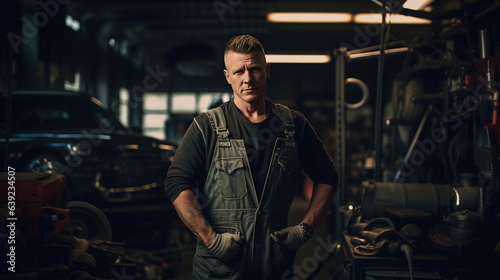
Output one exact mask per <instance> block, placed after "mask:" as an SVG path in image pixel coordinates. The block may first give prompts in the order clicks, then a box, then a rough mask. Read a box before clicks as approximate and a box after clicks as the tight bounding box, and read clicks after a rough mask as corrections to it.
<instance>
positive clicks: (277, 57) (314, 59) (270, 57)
mask: <svg viewBox="0 0 500 280" xmlns="http://www.w3.org/2000/svg"><path fill="white" fill-rule="evenodd" d="M266 61H267V62H268V63H328V62H330V61H331V57H330V56H329V55H316V54H304V55H300V54H266Z"/></svg>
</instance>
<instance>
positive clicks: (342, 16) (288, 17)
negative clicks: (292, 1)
mask: <svg viewBox="0 0 500 280" xmlns="http://www.w3.org/2000/svg"><path fill="white" fill-rule="evenodd" d="M267 21H269V22H290V23H292V22H295V23H341V22H351V21H352V14H351V13H269V14H267Z"/></svg>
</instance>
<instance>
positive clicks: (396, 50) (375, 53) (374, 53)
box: [346, 47, 410, 59]
mask: <svg viewBox="0 0 500 280" xmlns="http://www.w3.org/2000/svg"><path fill="white" fill-rule="evenodd" d="M408 51H410V49H409V48H408V47H401V48H394V49H387V50H385V51H384V53H385V54H396V53H403V52H408ZM346 54H347V56H348V57H349V58H350V59H357V58H368V57H373V56H378V55H380V50H376V51H369V52H356V51H352V52H347V53H346Z"/></svg>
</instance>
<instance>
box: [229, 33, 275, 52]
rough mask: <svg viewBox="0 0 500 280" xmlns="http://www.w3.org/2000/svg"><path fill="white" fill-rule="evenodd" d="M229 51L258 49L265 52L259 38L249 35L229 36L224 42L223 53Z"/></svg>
mask: <svg viewBox="0 0 500 280" xmlns="http://www.w3.org/2000/svg"><path fill="white" fill-rule="evenodd" d="M230 51H233V52H237V53H250V52H253V51H260V52H262V53H263V54H265V52H264V47H263V46H262V44H261V43H260V42H259V40H257V39H256V38H255V37H253V36H250V35H238V36H234V37H233V38H231V39H230V40H229V41H228V42H227V44H226V49H225V51H224V55H225V54H227V53H228V52H230Z"/></svg>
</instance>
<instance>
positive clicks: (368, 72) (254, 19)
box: [0, 0, 500, 280]
mask: <svg viewBox="0 0 500 280" xmlns="http://www.w3.org/2000/svg"><path fill="white" fill-rule="evenodd" d="M414 2H417V1H410V0H407V1H405V0H399V1H398V0H396V1H392V0H391V1H388V0H380V1H378V0H339V1H327V0H318V1H295V0H269V1H264V0H255V1H249V0H207V1H201V0H142V1H139V0H122V1H118V0H99V1H98V0H38V1H32V0H31V1H30V0H5V1H2V3H1V4H0V5H1V8H0V35H1V39H0V98H1V99H0V105H1V107H0V108H1V109H0V114H1V116H0V135H1V139H0V151H2V153H1V154H2V155H4V157H2V161H1V163H0V167H1V170H0V172H1V173H0V181H1V188H2V190H1V192H2V193H1V194H0V205H2V207H1V208H0V210H1V211H0V218H1V219H0V226H2V228H1V233H0V244H1V246H0V248H1V250H0V251H1V256H0V260H1V261H2V266H1V267H2V270H1V272H0V273H1V274H0V275H1V276H0V278H2V279H53V280H57V279H138V280H139V279H145V280H150V279H151V280H153V279H155V280H156V279H190V271H191V264H192V256H193V254H194V249H195V247H194V245H195V240H194V237H193V236H192V234H191V233H190V232H189V231H188V230H187V229H186V228H185V226H184V225H183V224H182V222H181V221H180V220H179V218H178V217H177V214H176V213H175V210H174V209H173V206H172V205H171V203H170V202H169V201H168V200H167V198H166V197H165V196H164V195H163V196H162V194H163V184H162V182H163V180H164V179H165V178H164V177H165V174H166V171H167V169H168V166H169V162H170V160H171V159H172V157H173V156H174V154H175V148H176V147H177V146H178V145H179V143H180V141H181V139H182V136H183V133H184V132H185V131H186V129H187V127H188V126H189V124H190V123H191V121H192V120H193V118H194V117H195V116H197V115H198V114H200V113H202V112H204V111H206V110H208V109H209V108H210V107H212V106H214V104H219V103H220V102H224V101H227V100H229V99H230V98H231V96H232V92H230V90H231V88H230V86H229V85H228V84H227V82H226V80H225V78H224V76H223V69H224V63H223V51H224V47H225V44H226V42H227V41H228V40H229V39H230V38H231V37H233V36H235V35H239V34H250V35H252V36H255V37H256V38H257V39H259V40H260V42H261V43H262V44H263V46H264V48H265V50H266V54H267V55H268V62H270V64H271V80H270V81H269V83H268V87H267V90H266V95H267V97H268V98H270V99H271V100H272V101H275V102H278V103H282V104H285V105H287V106H289V107H291V108H293V109H296V110H298V111H301V112H303V113H304V115H305V116H306V117H307V118H308V120H309V121H310V122H311V124H312V125H313V127H314V128H315V129H316V132H317V133H318V136H319V137H320V138H321V139H322V141H323V144H324V145H325V148H326V149H327V151H328V152H329V154H330V156H331V158H332V160H334V162H335V165H336V168H337V172H338V173H339V175H340V180H339V185H338V192H337V195H336V198H335V203H334V205H332V207H331V210H330V211H329V214H328V217H327V218H325V220H324V221H323V222H322V223H321V225H320V226H319V227H318V229H317V230H316V231H315V235H314V238H312V239H311V240H310V241H308V242H307V243H306V244H305V245H304V246H303V247H302V248H301V249H300V250H299V251H298V254H297V258H296V262H295V264H296V266H295V267H296V271H295V274H294V275H288V276H287V277H288V278H287V277H285V276H284V278H283V279H336V280H340V279H346V280H347V279H352V280H358V279H360V280H361V279H363V280H374V279H377V280H382V279H384V280H385V279H391V280H392V279H449V280H451V279H457V280H462V279H464V280H466V279H467V280H469V279H471V280H472V279H485V280H489V279H500V276H499V275H500V273H498V269H497V267H496V266H498V264H500V228H499V222H500V220H499V210H500V161H499V158H498V149H499V147H500V137H499V135H500V121H499V120H498V117H499V116H498V115H499V112H498V111H499V106H500V94H499V88H500V60H499V53H500V31H499V24H500V20H499V15H500V2H499V1H498V0H442V1H437V0H434V1H432V0H430V1H421V2H422V3H420V4H415V3H414ZM414 4H415V5H414ZM307 14H309V15H312V18H311V17H310V18H307V17H306V15H307ZM286 15H289V16H290V17H288V18H285V16H286ZM283 55H288V56H289V57H288V58H283V57H282V56H283ZM290 56H293V57H292V58H290ZM297 56H299V57H300V59H304V57H305V58H312V59H316V60H313V61H301V60H296V59H297ZM280 58H282V59H292V60H288V61H283V60H279V59H280ZM293 59H295V60H293ZM82 95H84V96H85V97H84V98H83V97H82ZM37 96H38V97H42V96H43V98H38V99H37ZM59 98H61V99H59ZM72 98H75V99H72ZM78 98H80V99H78ZM44 100H45V101H44ZM65 100H66V101H65ZM69 100H79V101H69ZM75 102H76V104H75ZM65 104H69V105H65ZM71 104H73V105H71ZM83 104H87V105H83ZM56 105H58V106H56ZM73 106H74V107H73ZM86 106H88V108H89V109H88V110H87V109H85V110H83V109H82V111H81V112H80V111H78V113H76V111H77V109H76V108H77V107H82V108H83V107H85V108H87V107H86ZM56 112H57V113H56ZM87 113H88V114H89V115H88V116H89V117H88V118H87V117H82V116H84V115H85V114H87ZM36 114H38V115H36ZM72 114H74V115H77V116H76V117H77V118H78V117H80V118H84V119H83V120H80V121H82V122H83V121H85V120H89V119H90V118H91V117H90V116H97V115H99V116H101V115H102V116H103V118H104V119H106V120H107V121H108V122H107V123H105V125H104V126H103V124H102V123H99V125H98V126H97V127H93V129H87V128H85V129H84V127H83V126H82V128H78V126H76V125H75V122H73V121H72V119H71V115H72ZM32 117H36V118H32ZM55 118H59V119H57V120H53V119H55ZM96 118H97V117H96ZM110 120H112V121H110ZM50 121H54V122H53V123H50ZM68 121H70V123H68V125H69V126H68V127H69V128H68V130H65V128H64V126H65V125H66V124H67V122H68ZM117 135H121V136H120V137H118V136H117ZM126 135H131V136H126ZM13 177H15V179H12V178H13ZM14 186H15V188H14ZM9 187H11V188H9ZM14 189H15V195H14V194H11V193H10V192H11V190H14ZM14 196H15V199H14ZM310 196H311V182H310V181H309V180H307V178H304V182H303V183H302V184H300V188H298V189H297V190H296V195H295V197H296V198H295V200H294V202H293V204H292V208H291V210H290V223H291V224H293V223H298V222H300V221H297V219H300V217H301V215H303V213H304V212H305V211H306V210H307V204H308V201H309V199H310ZM12 201H14V202H15V204H9V202H12ZM12 205H15V207H14V209H10V207H11V206H12ZM12 210H14V212H15V213H14V214H15V215H14V214H10V213H11V212H9V211H12ZM13 218H16V220H12V219H13ZM14 222H15V223H14ZM14 224H15V225H16V226H9V225H14ZM9 237H12V238H10V239H9ZM12 240H15V244H11V243H10V241H12ZM13 245H15V246H14V247H12V246H13ZM12 248H14V249H12ZM75 248H76V249H75ZM75 250H76V251H75ZM13 254H14V255H15V256H14V257H13ZM13 260H14V261H13ZM9 261H11V262H12V261H13V262H12V263H10V264H9ZM12 264H14V266H15V270H16V272H13V271H12V269H9V268H12V267H13V266H12Z"/></svg>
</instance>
